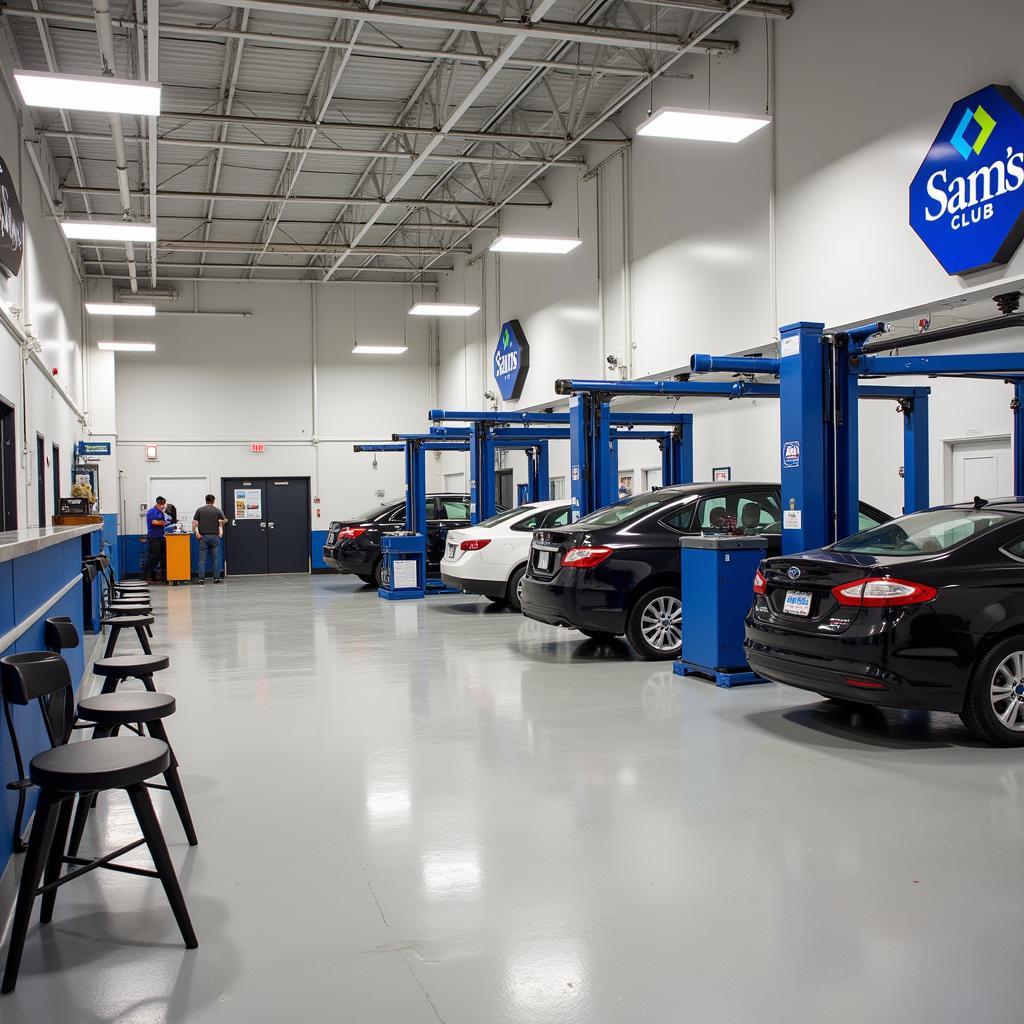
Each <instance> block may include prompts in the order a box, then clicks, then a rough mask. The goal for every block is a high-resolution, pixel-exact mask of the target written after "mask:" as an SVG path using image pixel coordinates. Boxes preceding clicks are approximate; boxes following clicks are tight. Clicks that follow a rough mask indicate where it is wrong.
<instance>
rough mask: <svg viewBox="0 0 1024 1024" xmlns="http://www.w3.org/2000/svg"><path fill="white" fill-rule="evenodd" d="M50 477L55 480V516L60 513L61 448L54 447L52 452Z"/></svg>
mask: <svg viewBox="0 0 1024 1024" xmlns="http://www.w3.org/2000/svg"><path fill="white" fill-rule="evenodd" d="M50 475H51V478H52V480H53V514H54V515H57V514H58V513H59V512H60V446H59V445H54V446H53V448H52V449H51V451H50Z"/></svg>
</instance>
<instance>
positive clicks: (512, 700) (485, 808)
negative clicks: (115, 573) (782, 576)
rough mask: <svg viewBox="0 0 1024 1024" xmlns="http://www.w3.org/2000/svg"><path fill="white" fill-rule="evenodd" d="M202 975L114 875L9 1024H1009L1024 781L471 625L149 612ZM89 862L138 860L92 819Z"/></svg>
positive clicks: (210, 606)
mask: <svg viewBox="0 0 1024 1024" xmlns="http://www.w3.org/2000/svg"><path fill="white" fill-rule="evenodd" d="M157 601H158V604H159V605H161V606H164V605H166V607H165V608H161V610H160V617H159V623H158V626H159V632H158V636H157V640H158V644H157V646H158V648H159V649H162V650H167V651H169V652H170V653H171V656H172V667H171V670H170V671H169V672H165V673H163V674H162V676H161V677H160V679H159V681H160V683H161V684H163V686H164V687H165V688H166V689H168V690H170V691H172V692H174V693H175V694H176V695H177V697H178V703H179V712H178V714H177V715H176V716H175V717H174V718H173V719H171V721H170V723H169V725H170V731H171V738H172V740H174V741H176V747H177V750H178V754H179V758H180V760H181V762H182V766H183V773H184V778H185V783H186V786H187V789H188V792H189V795H190V797H191V801H192V807H193V812H194V814H195V818H196V824H197V828H198V830H199V837H200V843H201V845H200V846H199V847H198V848H197V849H195V850H189V849H188V847H187V846H186V845H185V843H184V839H183V837H182V835H181V830H180V827H179V826H178V823H177V820H176V818H175V817H174V815H173V811H172V810H171V808H170V807H169V802H168V801H167V800H166V798H165V797H164V796H158V798H157V799H158V802H159V803H160V806H161V812H162V820H163V821H164V825H165V830H166V832H167V835H168V837H169V840H170V841H171V843H172V853H173V855H174V858H175V862H176V864H177V865H178V867H179V870H180V874H181V877H182V880H183V883H184V886H185V889H186V894H187V898H188V900H189V903H190V906H191V909H192V913H193V916H194V920H195V923H196V927H197V930H198V932H199V939H200V944H201V945H200V948H199V949H198V950H197V951H195V952H191V953H189V952H186V951H185V950H184V949H183V948H182V947H181V946H180V944H179V939H178V936H177V933H176V931H175V927H174V924H173V920H172V919H171V916H170V913H169V911H168V909H167V906H166V904H165V902H164V899H163V896H162V893H161V892H160V890H159V887H158V885H157V884H156V883H153V882H150V881H148V880H145V879H139V878H132V877H129V876H126V875H115V874H110V873H96V874H93V875H91V876H88V877H87V878H85V879H84V880H80V881H78V882H77V883H75V884H72V885H70V886H69V887H67V888H66V889H64V890H62V895H61V898H60V900H59V901H58V904H57V912H56V916H55V920H54V923H53V925H52V926H50V927H48V928H46V929H44V930H43V931H42V932H40V931H39V930H38V928H37V927H36V926H35V925H34V926H33V929H32V931H31V932H30V934H29V940H28V945H27V948H26V954H25V962H24V966H23V969H22V975H21V980H20V982H19V986H18V989H17V992H16V993H15V994H14V995H13V996H8V997H5V998H4V999H3V1001H2V1003H0V1018H2V1019H3V1021H4V1022H5V1024H16V1022H17V1024H21V1022H26V1024H28V1022H31V1024H51V1022H52V1024H57V1022H60V1024H66V1022H76V1024H77V1022H89V1024H92V1022H104V1024H115V1022H117V1024H150V1022H159V1021H175V1022H178V1021H188V1022H190V1024H193V1022H195V1024H198V1022H218V1024H220V1022H223V1024H229V1022H230V1024H264V1022H266V1024H280V1022H293V1024H309V1022H312V1024H318V1022H321V1021H323V1022H344V1024H358V1022H374V1024H377V1022H379V1024H392V1022H394V1024H421V1022H422V1024H431V1022H435V1024H436V1022H438V1021H441V1022H444V1024H498V1022H537V1024H556V1022H563V1021H564V1022H570V1021H571V1022H587V1024H603V1022H609V1024H633V1022H644V1024H647V1022H650V1024H656V1022H664V1024H719V1022H721V1024H726V1022H728V1024H776V1022H778V1024H803V1022H807V1024H812V1022H813V1024H821V1022H828V1024H837V1022H841V1024H845V1022H851V1024H852V1022H857V1024H861V1022H872V1024H879V1022H892V1024H916V1022H922V1024H923V1022H929V1024H945V1022H949V1024H954V1022H955V1024H962V1022H964V1021H972V1022H979V1024H981V1022H984V1024H1020V1022H1021V1021H1022V1020H1024V988H1022V986H1021V982H1020V970H1021V963H1022V953H1024V948H1022V947H1024V906H1022V900H1021V897H1020V894H1019V893H1018V890H1017V877H1018V871H1019V870H1020V869H1021V864H1022V861H1024V813H1022V806H1021V799H1022V794H1024V753H1015V752H1012V751H1001V750H993V749H988V748H985V747H983V746H980V745H979V744H977V743H976V742H974V741H973V740H971V739H970V738H969V737H968V736H967V734H966V733H965V732H964V731H963V730H962V729H961V727H960V725H959V723H958V721H957V720H956V719H955V718H953V717H951V716H935V717H932V718H929V717H928V716H924V715H902V714H888V715H880V714H874V713H861V714H850V713H848V712H844V711H842V710H840V709H837V708H834V707H833V706H831V705H829V704H826V703H824V702H822V701H819V700H818V699H817V698H812V697H810V696H807V695H804V694H802V693H799V692H797V691H793V690H789V689H785V688H782V687H776V686H760V687H746V688H740V689H735V690H731V691H729V690H719V689H716V688H715V687H714V686H712V685H710V684H707V683H702V682H699V681H695V680H692V679H689V680H683V679H679V678H676V677H674V676H673V675H672V674H671V672H670V671H668V670H666V668H665V667H664V666H659V665H650V664H646V663H643V662H639V661H635V660H632V659H631V658H630V657H629V655H628V653H627V651H626V649H625V648H624V647H622V646H620V645H613V646H600V645H598V644H596V643H595V642H594V641H584V640H582V639H581V637H580V635H579V634H578V633H572V632H569V631H566V630H557V629H553V628H547V627H544V626H540V625H538V624H536V623H532V622H529V621H527V620H525V619H523V618H522V617H520V616H517V615H512V614H509V613H507V612H500V611H496V610H495V609H493V608H492V607H491V606H489V605H487V604H486V602H476V601H473V600H469V599H467V598H462V597H439V598H433V599H431V600H429V601H427V602H418V603H413V602H409V603H396V604H389V603H385V602H383V601H380V600H378V598H377V597H376V596H375V593H374V592H372V591H371V590H370V589H369V588H363V587H359V586H358V585H356V584H354V583H353V582H350V581H347V580H345V579H342V578H340V577H327V576H320V577H315V578H313V579H309V578H306V577H277V578H269V579H266V578H261V579H249V580H242V581H235V582H231V583H229V584H227V585H225V586H218V587H214V586H206V587H205V588H203V589H202V590H200V589H198V588H177V589H172V590H169V591H167V592H161V593H160V594H159V595H158V598H157ZM96 818H97V820H96V828H95V829H94V830H93V831H91V832H90V834H89V837H88V841H87V844H86V845H88V846H89V847H90V848H97V847H98V846H100V845H101V844H102V843H104V842H113V841H114V840H115V839H116V838H117V836H118V835H120V834H122V833H128V832H131V830H132V822H131V820H130V813H129V812H128V810H127V805H126V804H125V803H124V802H123V801H121V800H120V799H118V798H107V799H106V800H105V801H104V803H103V804H102V805H101V809H100V812H99V813H98V814H97V816H96Z"/></svg>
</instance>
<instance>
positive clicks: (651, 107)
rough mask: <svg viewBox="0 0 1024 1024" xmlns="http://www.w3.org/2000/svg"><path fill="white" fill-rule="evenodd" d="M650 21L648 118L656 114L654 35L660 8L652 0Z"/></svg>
mask: <svg viewBox="0 0 1024 1024" xmlns="http://www.w3.org/2000/svg"><path fill="white" fill-rule="evenodd" d="M650 11H651V14H650V19H651V68H650V74H651V83H650V89H649V92H648V96H647V116H648V117H650V116H651V114H653V113H654V34H655V32H657V30H658V8H657V6H656V4H655V3H654V0H651V3H650Z"/></svg>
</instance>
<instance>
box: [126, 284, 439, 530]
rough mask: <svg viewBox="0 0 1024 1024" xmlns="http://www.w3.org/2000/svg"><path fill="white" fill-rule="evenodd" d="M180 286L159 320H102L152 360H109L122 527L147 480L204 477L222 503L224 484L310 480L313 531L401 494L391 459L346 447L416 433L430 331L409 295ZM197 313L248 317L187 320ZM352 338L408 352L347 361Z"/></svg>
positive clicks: (422, 419) (400, 474) (331, 288)
mask: <svg viewBox="0 0 1024 1024" xmlns="http://www.w3.org/2000/svg"><path fill="white" fill-rule="evenodd" d="M178 287H179V288H181V291H180V292H179V293H178V295H177V299H176V300H175V301H173V302H166V301H161V302H159V303H158V309H159V310H160V312H162V313H166V314H167V315H160V314H159V313H158V315H157V317H156V319H155V320H148V321H145V320H128V319H121V320H118V321H117V322H116V323H114V324H113V326H112V329H113V330H114V332H115V334H116V336H117V337H118V338H121V339H128V338H131V337H138V336H139V333H140V332H144V333H145V334H146V337H147V338H152V339H153V340H154V341H155V342H156V345H157V351H156V352H155V353H138V354H134V353H119V354H118V355H117V360H116V385H115V392H116V406H117V421H116V430H117V435H118V438H117V451H118V465H119V468H120V471H121V473H122V475H123V480H122V501H123V505H124V508H125V510H126V513H127V514H126V518H125V523H126V526H125V530H126V532H134V531H136V530H138V529H139V524H140V517H139V514H138V508H139V505H140V504H141V503H143V502H145V501H146V500H147V498H148V488H147V481H148V479H149V477H150V476H174V475H179V476H191V475H200V476H203V475H205V476H208V477H209V478H210V484H211V490H213V491H214V493H216V494H218V495H219V494H220V480H221V478H222V477H229V476H239V475H274V476H283V475H291V476H309V477H310V478H311V481H312V495H313V496H314V497H315V496H319V497H320V499H321V501H320V505H319V508H320V510H321V512H322V515H321V517H320V518H319V519H318V518H317V515H316V511H317V506H316V504H315V503H314V505H313V507H312V508H311V509H310V523H311V527H312V528H313V529H326V526H327V523H328V522H330V520H331V519H332V518H336V517H338V516H341V515H344V514H346V513H356V512H360V511H364V510H365V509H367V508H369V507H371V506H372V505H373V504H374V502H375V501H376V500H377V499H376V498H375V492H376V491H377V490H383V491H384V492H385V493H386V496H387V497H388V498H400V497H401V496H402V494H403V493H404V464H403V460H402V457H401V455H400V454H399V453H382V454H380V455H378V456H377V466H376V468H374V466H373V456H372V455H370V454H362V453H360V454H356V453H354V452H353V451H352V446H353V444H354V443H357V442H371V441H390V440H391V435H392V433H402V432H413V431H419V430H423V429H425V428H426V425H427V420H426V414H427V410H428V408H429V407H430V405H431V403H432V401H433V398H434V396H435V394H436V386H435V383H434V378H435V374H434V371H432V370H431V365H432V364H431V358H430V339H429V336H428V335H429V329H430V324H429V321H427V320H425V319H423V318H419V317H407V316H406V310H407V309H408V306H409V302H408V290H407V289H404V288H403V287H402V286H400V285H394V286H391V285H378V284H360V285H355V286H354V285H350V284H341V283H337V284H327V285H312V284H276V283H275V284H268V283H261V282H233V283H232V282H202V283H200V284H198V285H197V286H195V288H193V286H192V285H191V284H180V285H178ZM195 310H199V311H201V312H203V313H215V312H221V313H225V312H235V313H249V314H250V315H249V316H246V317H215V316H195V315H188V314H191V313H192V312H193V311H195ZM172 314H186V315H172ZM140 325H143V326H141V327H140ZM356 339H358V340H359V341H361V342H366V343H371V342H377V343H383V342H391V343H395V342H402V341H403V340H405V341H406V342H407V344H408V347H409V351H408V352H407V353H405V354H404V355H402V356H396V357H388V356H360V355H353V353H352V347H353V341H354V340H356ZM314 347H315V350H316V359H315V361H314ZM253 441H261V442H264V443H265V444H266V451H265V452H264V453H263V454H253V453H251V452H250V448H249V446H250V443H251V442H253ZM147 443H150V444H156V445H157V446H158V450H159V461H158V462H147V461H146V459H145V445H146V444H147ZM431 467H432V469H433V463H432V464H431ZM168 498H169V499H171V500H173V495H168ZM180 511H181V510H180V509H179V512H180Z"/></svg>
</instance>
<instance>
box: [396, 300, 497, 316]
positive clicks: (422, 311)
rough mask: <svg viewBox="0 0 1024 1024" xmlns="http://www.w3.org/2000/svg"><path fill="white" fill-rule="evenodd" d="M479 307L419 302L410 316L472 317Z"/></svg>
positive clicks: (478, 310) (452, 303) (450, 303)
mask: <svg viewBox="0 0 1024 1024" xmlns="http://www.w3.org/2000/svg"><path fill="white" fill-rule="evenodd" d="M479 312H480V307H479V306H466V305H463V304H461V303H458V302H417V303H416V305H415V306H413V307H412V309H410V310H409V316H472V315H473V314H474V313H479Z"/></svg>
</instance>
